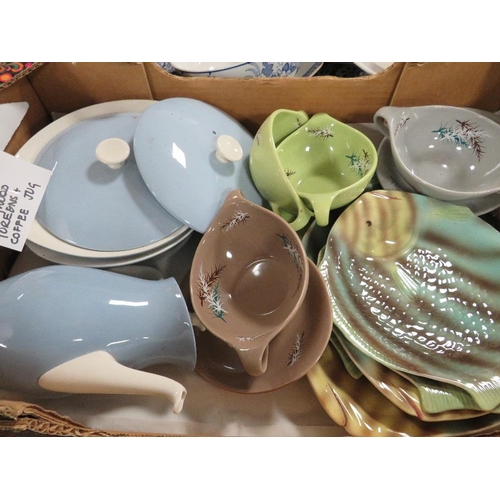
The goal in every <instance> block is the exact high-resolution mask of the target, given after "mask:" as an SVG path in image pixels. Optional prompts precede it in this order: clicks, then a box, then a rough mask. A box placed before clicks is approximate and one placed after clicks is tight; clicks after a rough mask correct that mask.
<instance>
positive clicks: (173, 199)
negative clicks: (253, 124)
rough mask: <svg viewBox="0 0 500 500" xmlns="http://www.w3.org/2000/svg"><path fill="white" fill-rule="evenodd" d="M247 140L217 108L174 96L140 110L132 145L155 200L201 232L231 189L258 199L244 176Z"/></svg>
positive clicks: (246, 134)
mask: <svg viewBox="0 0 500 500" xmlns="http://www.w3.org/2000/svg"><path fill="white" fill-rule="evenodd" d="M252 142H253V136H252V135H251V134H250V133H249V132H248V131H247V130H246V129H245V128H244V127H243V126H242V125H241V124H240V123H239V122H237V121H236V120H235V119H233V118H232V117H230V116H229V115H227V114H226V113H224V112H223V111H221V110H220V109H218V108H216V107H214V106H211V105H209V104H206V103H204V102H202V101H199V100H196V99H190V98H183V97H177V98H171V99H165V100H163V101H160V102H158V103H155V104H154V105H153V106H150V107H149V108H148V109H146V110H145V111H144V113H143V114H142V116H141V117H140V118H139V120H138V122H137V127H136V129H135V135H134V143H133V148H134V152H135V157H136V159H137V165H138V167H139V170H140V172H141V174H142V177H143V179H144V181H145V182H146V185H147V186H148V187H149V189H150V190H151V192H152V193H153V195H154V196H155V197H156V199H157V200H158V201H159V202H160V204H161V205H163V207H164V208H165V209H166V210H167V211H168V212H169V213H171V214H172V215H173V216H174V217H175V218H177V219H178V220H180V221H182V222H183V223H184V224H185V225H186V226H188V227H190V228H192V229H193V230H195V231H198V232H200V233H204V232H205V231H206V229H207V228H208V227H209V225H210V223H211V222H212V219H213V218H214V216H215V215H216V214H217V212H218V211H219V209H220V208H221V207H222V205H223V203H224V200H225V199H226V196H227V195H228V194H229V193H230V192H231V191H233V190H235V189H241V190H242V192H243V195H244V196H245V198H246V199H247V200H249V201H251V202H253V203H255V204H258V205H263V204H264V200H263V198H262V197H261V195H260V194H259V192H258V191H257V189H256V187H255V186H254V183H253V180H252V178H251V176H250V170H249V153H250V149H251V147H252ZM233 154H234V156H232V155H233Z"/></svg>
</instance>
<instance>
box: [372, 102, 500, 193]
mask: <svg viewBox="0 0 500 500" xmlns="http://www.w3.org/2000/svg"><path fill="white" fill-rule="evenodd" d="M374 122H375V124H376V125H377V126H378V127H379V129H380V131H381V132H383V133H384V134H385V135H386V136H387V137H388V138H389V139H390V141H391V148H392V152H393V156H394V161H395V165H396V167H397V169H398V171H399V173H400V174H401V176H402V177H403V178H404V179H405V180H406V182H407V183H408V184H410V185H411V186H412V187H413V188H414V189H415V190H417V191H418V192H420V193H422V194H426V195H428V196H432V197H435V198H438V199H442V200H449V201H453V200H467V199H470V198H476V197H482V196H487V195H491V194H493V193H498V191H499V190H500V163H499V158H500V140H499V139H500V125H499V124H498V123H496V122H495V121H493V120H491V119H489V118H487V117H486V116H484V115H483V114H480V113H477V112H476V111H473V110H471V109H467V108H458V107H453V106H415V107H409V108H402V107H394V106H387V107H384V108H381V109H379V110H378V111H377V113H375V116H374Z"/></svg>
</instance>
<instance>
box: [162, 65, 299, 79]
mask: <svg viewBox="0 0 500 500" xmlns="http://www.w3.org/2000/svg"><path fill="white" fill-rule="evenodd" d="M158 64H160V65H161V66H162V67H163V68H164V69H165V70H166V71H168V72H169V73H177V74H179V75H181V76H205V77H218V78H255V77H259V78H274V77H290V76H295V75H296V74H297V70H298V68H299V64H300V63H298V62H171V63H158ZM163 65H165V66H163Z"/></svg>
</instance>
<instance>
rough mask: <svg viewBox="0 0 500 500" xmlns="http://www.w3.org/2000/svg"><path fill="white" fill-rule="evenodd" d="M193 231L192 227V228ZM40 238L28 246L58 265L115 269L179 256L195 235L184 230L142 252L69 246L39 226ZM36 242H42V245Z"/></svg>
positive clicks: (27, 243)
mask: <svg viewBox="0 0 500 500" xmlns="http://www.w3.org/2000/svg"><path fill="white" fill-rule="evenodd" d="M188 229H189V228H188ZM33 230H34V228H33V226H32V227H31V232H30V235H32V236H33V235H34V231H33ZM38 231H40V235H41V237H40V238H32V239H31V240H28V241H27V242H26V246H27V247H28V248H29V249H30V250H32V251H33V252H34V253H35V254H36V255H38V256H39V257H42V258H43V259H45V260H48V261H50V262H53V263H55V264H64V265H67V266H81V267H96V268H114V267H117V266H129V265H132V264H137V263H139V262H143V261H145V260H148V259H151V258H153V257H157V256H159V255H165V254H169V255H175V254H176V253H177V252H178V251H179V250H180V249H181V248H182V246H183V244H184V243H185V242H186V241H188V240H189V239H190V238H191V236H192V235H193V230H192V229H189V230H188V231H183V232H182V234H180V235H179V237H178V238H176V239H175V240H173V241H170V238H169V239H168V241H166V242H164V243H163V244H162V245H151V246H150V245H148V246H146V247H145V249H144V251H142V252H133V253H128V252H97V251H93V250H87V249H85V248H80V247H76V246H74V245H69V244H67V243H65V242H63V241H61V240H59V239H57V238H55V236H53V235H51V234H50V233H49V232H48V231H45V230H44V229H43V227H42V226H38V228H37V232H38ZM35 241H41V242H42V243H41V244H39V243H38V242H37V243H35Z"/></svg>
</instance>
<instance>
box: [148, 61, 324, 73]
mask: <svg viewBox="0 0 500 500" xmlns="http://www.w3.org/2000/svg"><path fill="white" fill-rule="evenodd" d="M156 64H158V66H160V67H161V68H162V69H163V70H164V71H166V72H167V73H175V72H176V71H177V70H176V69H175V68H174V66H172V63H170V62H157V63H156ZM297 64H298V67H297V72H296V73H295V75H294V76H296V77H308V76H313V75H315V74H316V73H317V72H318V71H319V70H320V69H321V66H323V63H322V62H299V63H297Z"/></svg>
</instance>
